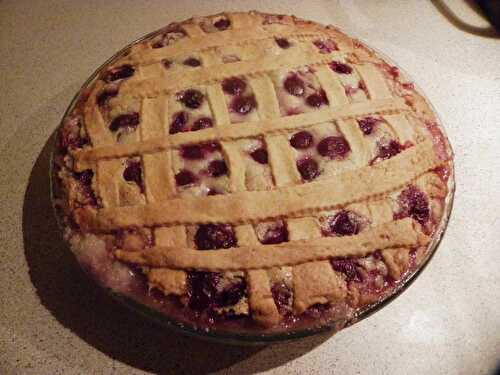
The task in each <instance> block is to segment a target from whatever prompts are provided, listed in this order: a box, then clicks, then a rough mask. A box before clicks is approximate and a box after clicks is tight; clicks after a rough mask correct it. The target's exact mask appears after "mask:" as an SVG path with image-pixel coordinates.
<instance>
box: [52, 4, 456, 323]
mask: <svg viewBox="0 0 500 375" xmlns="http://www.w3.org/2000/svg"><path fill="white" fill-rule="evenodd" d="M55 165H56V173H57V179H56V180H57V186H58V188H59V190H58V191H59V193H58V195H59V200H58V201H57V202H58V207H59V208H60V209H61V212H62V214H63V216H64V218H65V223H66V236H67V237H68V238H69V240H70V243H71V245H72V249H73V251H74V252H75V254H76V255H77V257H78V259H79V260H80V261H81V262H82V263H83V264H85V266H86V268H87V269H89V270H90V271H91V273H92V274H93V275H94V276H96V277H97V278H98V279H99V280H100V281H101V282H102V283H103V284H104V285H105V286H108V287H110V288H112V289H114V290H117V291H119V292H121V293H124V294H127V295H129V296H132V297H133V298H135V299H137V300H139V301H141V302H142V303H145V304H147V305H149V306H152V307H154V308H156V309H158V310H160V311H162V312H164V313H165V314H167V315H168V316H169V317H170V318H172V319H174V320H177V321H180V322H183V323H189V324H191V325H196V326H198V327H203V328H210V329H221V330H224V329H229V330H253V331H259V332H261V331H266V330H267V331H273V330H293V329H298V328H300V327H303V326H308V325H311V324H313V325H314V324H324V323H325V322H327V321H328V320H331V319H337V320H339V321H348V320H349V319H351V318H352V317H353V316H354V315H355V314H356V312H357V311H359V310H360V309H362V308H364V307H365V306H367V305H369V304H371V303H374V302H377V301H380V300H382V299H383V298H384V297H386V296H387V295H389V294H390V293H391V292H392V291H393V290H394V289H395V288H396V287H398V285H399V284H400V283H401V282H403V281H404V280H405V277H406V276H407V275H408V274H409V273H411V272H412V271H414V270H415V269H417V268H418V267H419V265H420V264H421V262H422V260H423V259H425V257H426V255H427V253H428V245H429V243H431V242H432V241H433V239H434V238H435V237H436V236H438V235H440V232H441V230H442V223H443V221H444V219H443V216H444V213H445V211H446V206H447V205H448V204H449V200H450V196H451V194H452V189H451V188H450V186H452V185H451V184H452V178H450V176H452V172H453V169H452V168H453V167H452V153H451V149H450V147H449V144H448V142H447V140H446V138H445V136H444V135H443V133H442V131H441V128H440V126H439V125H438V123H437V120H436V118H435V115H434V113H433V111H432V109H431V108H430V107H429V106H428V105H427V103H426V101H425V100H424V99H423V97H422V96H421V95H420V94H419V93H418V92H417V91H416V90H415V88H414V87H413V85H412V84H411V83H410V82H408V81H407V80H406V78H405V77H403V76H402V74H401V72H400V71H399V70H398V69H397V68H396V67H394V66H391V65H390V64H388V63H387V62H385V61H384V60H383V59H382V58H381V57H380V56H378V55H377V54H376V53H374V52H373V51H372V50H370V49H368V48H367V47H366V46H364V45H363V44H361V43H360V42H358V41H357V40H354V39H351V38H349V37H347V36H346V35H344V34H342V33H341V32H340V31H339V30H337V29H336V28H334V27H332V26H327V27H325V26H322V25H319V24H316V23H313V22H309V21H304V20H301V19H298V18H295V17H289V16H276V15H268V14H262V13H258V12H249V13H222V14H218V15H215V16H210V17H200V18H193V19H190V20H187V21H185V22H182V23H175V24H171V25H169V26H167V27H166V28H165V29H163V30H161V31H160V32H158V33H156V34H155V35H153V36H152V37H149V38H146V39H144V40H143V41H141V42H139V43H136V44H134V45H132V47H130V48H129V49H128V50H127V51H126V52H125V53H122V54H121V55H120V56H118V57H117V58H115V59H113V61H112V62H111V63H110V64H109V65H108V66H106V67H104V68H103V70H102V71H101V73H100V74H99V76H98V77H97V78H96V79H95V80H94V81H93V82H92V83H91V84H90V85H89V86H88V88H86V89H85V90H84V91H83V92H82V93H81V95H80V97H79V99H78V101H77V104H76V105H75V107H74V109H73V110H72V111H71V112H70V113H69V115H68V116H67V117H66V118H65V120H64V122H63V125H62V127H61V129H60V131H59V140H58V149H57V153H56V157H55ZM143 285H147V286H148V288H147V290H144V289H141V288H142V286H143Z"/></svg>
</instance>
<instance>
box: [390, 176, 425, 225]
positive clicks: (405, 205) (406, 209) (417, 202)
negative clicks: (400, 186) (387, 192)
mask: <svg viewBox="0 0 500 375" xmlns="http://www.w3.org/2000/svg"><path fill="white" fill-rule="evenodd" d="M398 202H399V207H400V210H399V212H398V213H396V214H395V215H394V217H395V218H396V219H401V218H404V217H408V216H409V217H411V218H413V219H415V220H416V221H418V222H419V223H420V224H422V225H423V224H425V223H426V222H427V221H428V220H429V218H430V208H429V199H428V198H427V196H426V195H425V193H424V192H422V191H420V190H419V189H418V188H417V187H416V186H414V185H410V186H408V187H407V188H406V189H404V190H403V191H402V192H401V194H399V197H398Z"/></svg>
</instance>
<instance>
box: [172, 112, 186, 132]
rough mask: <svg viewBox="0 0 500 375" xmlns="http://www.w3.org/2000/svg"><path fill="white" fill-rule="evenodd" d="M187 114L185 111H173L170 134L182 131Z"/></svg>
mask: <svg viewBox="0 0 500 375" xmlns="http://www.w3.org/2000/svg"><path fill="white" fill-rule="evenodd" d="M188 119H189V114H188V113H187V112H185V111H179V112H176V113H174V115H173V120H172V122H171V123H170V131H169V133H170V134H175V133H179V132H182V131H184V126H185V125H186V123H187V122H188Z"/></svg>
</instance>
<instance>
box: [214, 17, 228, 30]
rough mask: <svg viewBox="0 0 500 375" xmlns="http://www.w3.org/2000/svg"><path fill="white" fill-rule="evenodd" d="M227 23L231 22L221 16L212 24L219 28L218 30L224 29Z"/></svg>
mask: <svg viewBox="0 0 500 375" xmlns="http://www.w3.org/2000/svg"><path fill="white" fill-rule="evenodd" d="M229 25H231V22H230V21H229V20H228V19H227V18H221V19H220V20H218V21H215V23H214V26H215V27H216V28H217V29H219V30H221V31H222V30H226V29H227V28H228V27H229Z"/></svg>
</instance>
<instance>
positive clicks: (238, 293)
mask: <svg viewBox="0 0 500 375" xmlns="http://www.w3.org/2000/svg"><path fill="white" fill-rule="evenodd" d="M246 291H247V282H246V280H245V279H238V281H237V282H232V283H231V284H229V286H226V287H225V288H224V289H222V291H220V292H219V293H217V295H216V298H215V301H214V304H215V306H217V307H224V306H233V305H236V304H237V303H238V302H239V300H240V299H242V298H243V296H244V295H245V294H246Z"/></svg>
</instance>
